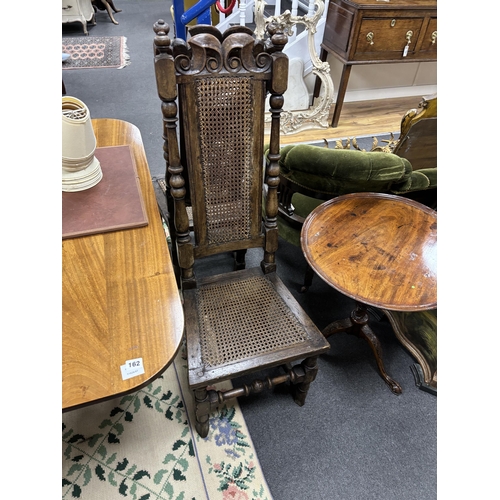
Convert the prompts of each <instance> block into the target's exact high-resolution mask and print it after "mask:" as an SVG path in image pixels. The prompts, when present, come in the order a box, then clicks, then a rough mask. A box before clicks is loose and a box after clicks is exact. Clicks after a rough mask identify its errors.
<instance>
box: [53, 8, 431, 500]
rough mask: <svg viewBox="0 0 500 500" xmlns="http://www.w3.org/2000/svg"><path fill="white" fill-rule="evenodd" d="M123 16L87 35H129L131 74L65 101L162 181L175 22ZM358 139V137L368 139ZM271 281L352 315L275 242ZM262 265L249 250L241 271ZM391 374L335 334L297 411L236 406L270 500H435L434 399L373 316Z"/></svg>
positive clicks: (346, 302)
mask: <svg viewBox="0 0 500 500" xmlns="http://www.w3.org/2000/svg"><path fill="white" fill-rule="evenodd" d="M116 5H117V6H118V7H119V8H121V9H123V11H122V12H120V13H118V14H115V18H116V20H117V21H118V22H119V23H120V24H119V25H118V26H116V25H113V24H112V23H111V21H110V20H109V18H108V16H107V14H106V13H105V12H98V13H97V16H96V18H97V24H96V26H89V34H90V36H92V35H100V36H112V35H121V36H126V37H127V44H128V47H129V53H130V58H131V64H130V66H128V67H126V68H124V69H121V70H117V69H91V70H71V71H63V72H62V76H63V79H64V83H65V85H66V89H67V94H68V95H72V96H74V97H77V98H79V99H81V100H82V101H83V102H85V103H86V104H87V106H88V107H89V110H90V114H91V116H92V117H93V118H118V119H122V120H126V121H129V122H131V123H133V124H134V125H136V126H137V127H138V128H139V129H140V131H141V134H142V138H143V141H144V146H145V150H146V155H147V159H148V163H149V167H150V170H151V176H152V177H153V178H155V177H156V178H158V177H162V176H163V175H164V169H165V166H164V161H163V150H162V147H163V140H162V137H161V133H162V122H161V120H162V118H161V111H160V101H159V99H158V97H157V93H156V85H155V79H154V68H153V48H152V43H153V36H154V33H153V30H152V26H153V24H154V22H155V21H156V20H157V19H159V18H163V19H164V20H166V21H167V22H171V17H170V2H169V1H165V0H116ZM62 35H63V37H71V36H82V28H81V25H80V24H78V23H75V24H71V25H63V26H62ZM363 135H364V134H363V131H362V130H360V134H359V136H363ZM278 257H279V258H278V274H280V276H281V277H282V279H283V280H284V281H285V284H286V285H287V286H288V287H289V288H290V290H291V291H292V293H294V295H295V296H296V298H297V299H298V300H299V301H300V303H301V304H302V306H303V307H304V308H305V310H306V311H307V312H308V314H309V315H310V316H311V318H312V319H313V320H314V321H315V322H316V324H317V325H318V327H319V328H323V327H324V326H326V324H328V323H329V322H330V321H333V320H335V319H341V318H345V317H347V316H348V314H349V313H350V311H351V309H352V307H353V305H354V304H353V302H352V301H351V300H350V299H348V298H346V297H344V296H342V295H341V294H339V293H337V292H335V290H333V289H332V288H330V287H329V286H328V285H326V283H324V282H323V281H322V280H321V279H320V278H318V277H316V278H315V280H314V282H313V286H312V287H311V288H310V290H309V291H308V292H307V293H306V294H300V293H299V289H300V285H301V283H302V279H303V275H304V271H305V260H304V258H303V256H302V254H301V251H300V249H299V248H296V247H294V246H292V245H290V244H288V243H286V242H284V241H281V240H280V254H279V256H278ZM260 258H261V256H260V254H258V252H249V255H248V259H247V262H248V265H258V262H259V260H260ZM231 265H232V262H231V259H230V258H229V256H225V255H224V256H219V257H214V258H211V259H209V260H208V261H207V262H206V263H204V264H203V265H202V266H200V267H199V268H198V273H199V274H203V273H206V272H208V271H209V270H210V269H211V270H213V267H214V266H217V267H218V268H219V269H220V270H222V269H225V268H230V266H231ZM371 324H372V327H373V329H374V330H375V331H376V333H377V334H378V336H379V339H380V341H381V343H382V347H383V351H384V360H385V365H386V369H387V371H388V372H389V374H390V375H391V376H392V377H393V378H394V379H395V380H397V381H398V382H399V383H400V384H401V385H402V387H403V394H402V395H400V396H395V395H393V394H392V393H391V392H390V391H389V389H388V388H387V386H386V385H385V383H384V382H383V381H382V379H381V377H380V376H379V375H378V371H377V367H376V364H375V359H374V357H373V355H372V353H371V350H370V348H369V347H368V345H367V344H366V343H364V342H363V341H362V340H360V339H357V338H355V337H352V336H349V335H346V334H339V335H335V336H333V337H331V338H330V344H331V346H332V347H331V350H330V352H329V353H328V354H326V355H324V356H322V357H321V358H320V360H319V364H320V368H319V373H318V377H317V379H316V381H315V382H314V383H313V384H312V386H311V389H310V391H309V395H308V398H307V401H306V404H305V406H304V407H302V408H299V407H298V406H297V405H295V403H294V402H293V400H292V398H291V396H290V395H289V393H288V392H287V390H286V387H278V388H276V390H275V391H273V392H272V393H263V394H260V395H258V396H251V397H249V398H247V399H245V398H241V399H240V405H241V407H242V410H243V414H244V416H245V419H246V421H247V424H248V427H249V430H250V433H251V437H252V439H253V441H254V444H255V447H256V449H257V453H258V457H259V459H260V462H261V463H262V466H263V470H264V471H265V474H266V479H267V482H268V484H269V487H270V489H271V491H272V493H273V496H274V500H296V499H298V500H302V499H304V500H305V499H313V498H315V499H324V500H379V499H380V500H432V499H434V498H436V497H437V459H436V454H437V439H436V438H437V397H435V396H433V395H431V394H429V393H426V392H424V391H422V390H420V389H418V388H417V387H416V385H415V382H414V378H413V374H412V372H411V369H410V366H411V365H412V364H413V363H414V360H413V358H412V357H411V356H410V355H409V354H408V353H407V352H406V351H405V350H404V349H403V348H402V346H401V345H400V344H399V343H398V342H397V340H396V339H395V337H394V335H393V333H392V331H391V328H390V326H389V324H388V323H386V322H384V321H378V320H377V319H376V318H372V321H371Z"/></svg>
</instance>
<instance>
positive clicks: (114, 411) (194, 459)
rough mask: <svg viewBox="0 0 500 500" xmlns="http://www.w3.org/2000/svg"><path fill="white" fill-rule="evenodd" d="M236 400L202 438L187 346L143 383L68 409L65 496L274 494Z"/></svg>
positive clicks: (256, 497)
mask: <svg viewBox="0 0 500 500" xmlns="http://www.w3.org/2000/svg"><path fill="white" fill-rule="evenodd" d="M230 386H231V383H230V382H227V383H224V384H221V385H220V386H219V387H220V388H223V387H225V388H227V387H230ZM233 401H234V402H233V403H232V404H227V405H225V406H224V407H222V409H221V411H220V412H218V413H213V414H212V415H211V418H210V431H209V433H208V436H207V437H206V438H200V436H199V435H198V434H197V432H196V430H195V429H194V425H192V423H193V422H194V408H193V400H192V395H191V392H190V391H189V388H188V386H187V364H186V360H185V355H184V351H182V352H181V353H180V354H179V355H178V356H177V358H176V360H175V362H174V363H173V364H172V365H171V366H170V367H169V368H168V369H167V370H166V371H165V372H164V373H163V375H162V376H161V377H159V378H158V379H156V380H155V381H154V382H152V383H151V384H149V385H148V386H147V387H145V388H144V389H141V390H139V391H137V392H135V393H133V394H130V395H127V396H123V397H121V398H117V399H115V400H112V401H107V402H103V403H99V404H95V405H92V406H88V407H86V408H82V409H79V410H74V411H71V412H67V413H64V414H63V418H62V422H63V425H62V427H63V430H62V475H63V479H62V498H63V499H70V498H80V499H88V500H114V499H121V500H123V499H124V498H130V499H134V500H139V499H140V500H146V499H149V500H192V499H196V500H204V499H221V500H229V499H232V500H272V495H271V493H270V491H269V488H268V486H267V484H266V481H265V478H264V475H263V473H262V470H261V466H260V463H259V461H258V458H257V455H256V453H255V449H254V447H253V443H252V440H251V438H250V435H249V433H248V429H247V427H246V424H245V420H244V418H243V415H242V413H241V410H240V408H239V406H238V403H237V401H236V400H233Z"/></svg>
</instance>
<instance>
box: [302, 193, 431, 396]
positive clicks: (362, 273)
mask: <svg viewBox="0 0 500 500" xmlns="http://www.w3.org/2000/svg"><path fill="white" fill-rule="evenodd" d="M301 245H302V250H303V252H304V255H305V257H306V259H307V261H308V263H309V265H310V266H311V267H312V269H313V270H314V271H315V272H316V273H317V274H318V275H319V276H320V277H321V278H322V279H323V280H324V281H326V283H328V284H329V285H330V286H332V287H333V288H335V289H336V290H338V291H339V292H341V293H342V294H344V295H347V296H348V297H351V298H353V299H354V300H355V301H356V307H355V309H354V310H353V311H352V313H351V316H350V317H349V318H347V319H343V320H340V321H334V322H333V323H331V324H330V325H328V326H327V327H326V328H325V329H324V330H323V335H324V336H325V337H329V336H330V335H333V334H335V333H341V332H346V333H350V334H354V335H356V336H358V337H360V338H364V339H365V340H366V341H367V342H368V343H369V345H370V347H371V348H372V351H373V353H374V355H375V358H376V360H377V366H378V368H379V371H380V374H381V376H382V378H383V379H384V381H385V382H386V384H387V385H388V386H389V388H390V389H391V391H392V392H394V393H395V394H401V392H402V389H401V386H400V385H399V384H398V383H397V382H396V381H395V380H393V379H392V378H391V377H390V376H389V375H388V374H387V373H386V371H385V368H384V364H383V361H382V348H381V346H380V342H379V340H378V338H377V337H376V335H375V334H374V333H373V331H372V329H371V328H370V327H369V326H368V313H367V306H374V307H377V308H381V309H387V310H392V311H421V310H426V309H435V308H436V307H437V213H436V212H435V211H434V210H432V209H430V208H428V207H426V206H425V205H422V204H420V203H417V202H415V201H413V200H410V199H407V198H402V197H400V196H395V195H389V194H381V193H355V194H348V195H344V196H339V197H338V198H334V199H332V200H329V201H327V202H325V203H323V204H322V205H320V206H319V207H317V208H316V209H315V210H313V211H312V212H311V213H310V214H309V216H308V217H307V218H306V220H305V222H304V225H303V227H302V233H301Z"/></svg>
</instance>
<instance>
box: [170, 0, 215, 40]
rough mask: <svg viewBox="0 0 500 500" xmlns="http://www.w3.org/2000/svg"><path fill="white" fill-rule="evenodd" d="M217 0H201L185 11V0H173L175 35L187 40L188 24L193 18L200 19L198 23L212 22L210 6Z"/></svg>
mask: <svg viewBox="0 0 500 500" xmlns="http://www.w3.org/2000/svg"><path fill="white" fill-rule="evenodd" d="M216 1H217V0H201V1H200V2H198V3H196V4H195V5H193V6H192V7H190V8H189V9H188V10H187V11H185V12H184V0H173V7H174V25H175V36H176V37H177V38H182V39H183V40H186V35H187V29H186V25H187V24H188V23H190V22H191V21H192V20H193V19H197V20H198V24H210V25H211V24H212V17H211V15H210V7H211V6H212V5H213V4H214V3H215V2H216Z"/></svg>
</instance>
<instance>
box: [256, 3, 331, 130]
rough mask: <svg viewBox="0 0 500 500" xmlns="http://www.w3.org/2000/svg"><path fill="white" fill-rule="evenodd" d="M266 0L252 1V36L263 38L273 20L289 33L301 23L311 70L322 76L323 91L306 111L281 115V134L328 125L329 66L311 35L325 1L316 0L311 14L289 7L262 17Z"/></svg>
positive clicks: (329, 106) (285, 112)
mask: <svg viewBox="0 0 500 500" xmlns="http://www.w3.org/2000/svg"><path fill="white" fill-rule="evenodd" d="M264 6H265V0H256V4H255V24H256V28H255V35H256V37H257V38H263V37H264V30H265V26H266V25H267V24H270V23H274V24H276V25H278V26H280V28H281V29H283V32H284V33H285V34H287V35H288V36H291V35H293V27H294V26H295V25H297V24H303V25H304V26H305V27H306V30H307V35H308V38H307V42H308V48H309V55H310V57H311V62H312V64H313V70H312V73H313V74H314V75H316V76H317V77H318V78H320V79H321V83H322V87H321V88H322V89H324V91H323V93H322V94H320V96H319V97H317V98H315V99H314V104H313V105H312V106H310V107H309V109H307V110H299V111H286V110H284V111H283V112H282V114H281V133H283V134H291V133H296V132H299V131H301V130H308V129H315V128H328V127H329V120H328V116H329V114H330V108H331V105H332V104H333V90H334V89H333V81H332V78H331V76H330V65H329V64H328V63H327V62H326V61H325V62H323V61H321V60H320V58H319V57H318V54H317V53H316V47H315V43H314V35H315V34H316V26H317V24H318V22H319V20H320V19H321V18H322V16H323V12H324V9H325V2H324V0H315V2H314V7H315V12H314V14H313V15H312V16H307V15H305V16H292V14H291V13H290V11H289V10H286V11H285V12H284V13H283V14H280V15H278V16H270V17H264ZM270 120H271V117H270V116H268V117H267V118H266V123H268V122H270Z"/></svg>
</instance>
